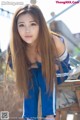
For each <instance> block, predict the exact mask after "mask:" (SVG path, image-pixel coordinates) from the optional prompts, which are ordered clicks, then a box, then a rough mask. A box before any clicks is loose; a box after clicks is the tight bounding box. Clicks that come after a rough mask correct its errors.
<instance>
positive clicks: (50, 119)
mask: <svg viewBox="0 0 80 120" xmlns="http://www.w3.org/2000/svg"><path fill="white" fill-rule="evenodd" d="M45 120H55V118H54V116H53V115H48V116H47V117H46V118H45Z"/></svg>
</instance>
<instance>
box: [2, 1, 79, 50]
mask: <svg viewBox="0 0 80 120" xmlns="http://www.w3.org/2000/svg"><path fill="white" fill-rule="evenodd" d="M57 1H58V0H37V3H36V4H37V5H38V6H39V7H40V9H41V11H42V12H43V15H44V17H45V19H46V22H47V21H48V20H50V19H51V18H52V16H51V12H55V14H56V15H57V14H59V13H60V12H61V11H63V10H64V9H66V8H68V7H69V6H71V5H72V3H65V4H63V3H57ZM59 1H60V0H59ZM61 1H64V0H61ZM61 1H60V2H61ZM72 1H73V0H71V2H72ZM64 2H65V1H64ZM74 2H76V0H75V1H74ZM27 3H30V0H0V8H3V9H5V10H8V11H10V12H12V13H14V12H15V11H16V9H17V8H18V7H20V6H23V5H25V4H27ZM56 20H62V21H63V22H64V23H65V24H66V25H67V26H68V28H69V29H70V31H71V32H72V33H80V2H79V3H78V4H76V5H74V6H73V7H72V8H70V9H68V10H67V11H66V12H65V13H63V14H61V15H60V16H59V17H57V18H56ZM11 22H12V16H11V17H7V16H6V15H4V16H2V15H1V14H0V47H1V49H2V51H4V50H6V49H7V46H8V44H9V40H10V34H11Z"/></svg>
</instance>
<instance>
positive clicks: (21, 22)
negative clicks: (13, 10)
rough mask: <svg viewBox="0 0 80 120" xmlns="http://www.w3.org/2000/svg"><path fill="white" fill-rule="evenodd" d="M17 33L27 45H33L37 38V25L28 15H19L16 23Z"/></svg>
mask: <svg viewBox="0 0 80 120" xmlns="http://www.w3.org/2000/svg"><path fill="white" fill-rule="evenodd" d="M17 27H18V32H19V35H20V36H21V38H22V40H23V41H25V42H26V43H27V44H34V43H35V42H36V40H37V38H38V34H39V25H38V23H37V22H36V21H35V20H34V18H33V17H32V16H31V15H30V14H28V13H27V14H23V15H20V16H19V18H18V22H17Z"/></svg>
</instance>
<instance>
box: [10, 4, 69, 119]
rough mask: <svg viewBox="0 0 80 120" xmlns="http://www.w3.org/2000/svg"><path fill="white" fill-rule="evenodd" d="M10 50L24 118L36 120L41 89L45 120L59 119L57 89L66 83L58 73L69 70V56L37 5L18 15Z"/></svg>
mask: <svg viewBox="0 0 80 120" xmlns="http://www.w3.org/2000/svg"><path fill="white" fill-rule="evenodd" d="M10 49H11V55H12V61H13V69H14V72H15V76H16V83H17V87H18V90H19V93H20V94H21V95H23V97H24V100H23V118H25V119H26V118H29V119H30V120H33V119H34V118H36V119H37V113H38V109H37V107H38V94H39V88H40V89H41V101H42V117H43V118H44V119H49V120H52V119H53V120H54V119H55V116H56V103H55V86H56V85H57V83H61V82H63V81H64V80H66V78H67V76H65V77H62V78H60V77H58V78H57V77H56V73H61V72H68V71H69V70H70V64H69V63H68V61H69V54H68V53H67V50H66V47H65V45H64V43H63V41H62V40H61V39H60V37H59V36H57V35H56V34H53V33H52V32H50V31H49V29H48V27H47V24H46V21H45V19H44V16H43V14H42V12H41V10H40V9H39V7H38V6H36V5H26V6H25V7H23V8H20V9H18V10H17V11H16V13H15V15H14V18H13V23H12V37H11V42H10Z"/></svg>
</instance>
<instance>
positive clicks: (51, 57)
mask: <svg viewBox="0 0 80 120" xmlns="http://www.w3.org/2000/svg"><path fill="white" fill-rule="evenodd" d="M26 13H28V14H30V15H32V17H33V18H34V19H35V20H36V21H37V23H38V24H39V35H38V46H39V47H40V52H41V60H42V73H43V76H44V77H45V78H46V87H47V90H48V91H52V90H53V84H54V81H55V80H56V74H55V73H56V68H55V59H56V55H57V50H56V47H55V43H54V40H53V38H52V36H51V33H50V32H49V29H48V27H47V24H46V21H45V19H44V16H43V14H42V12H41V10H40V9H39V7H38V6H36V5H26V6H25V7H23V8H20V9H18V10H17V12H16V13H15V15H14V18H13V23H12V36H11V42H10V48H11V54H12V60H13V67H14V71H15V75H16V83H17V86H18V90H19V92H20V93H21V94H22V93H24V95H25V96H27V95H28V90H29V87H28V86H29V82H31V74H30V71H29V70H28V67H29V63H30V62H29V60H28V58H27V56H26V53H25V50H26V47H27V43H26V44H25V42H23V40H21V37H20V35H19V33H18V29H17V20H18V17H19V16H20V15H22V14H26ZM31 83H32V82H31Z"/></svg>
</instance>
